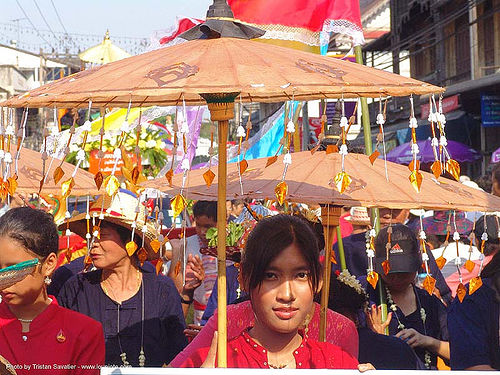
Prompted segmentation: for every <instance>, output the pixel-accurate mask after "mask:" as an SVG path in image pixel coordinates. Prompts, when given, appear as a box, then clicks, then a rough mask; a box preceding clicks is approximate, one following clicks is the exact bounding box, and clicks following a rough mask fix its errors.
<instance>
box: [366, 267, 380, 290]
mask: <svg viewBox="0 0 500 375" xmlns="http://www.w3.org/2000/svg"><path fill="white" fill-rule="evenodd" d="M366 281H368V283H369V284H370V285H371V286H372V288H373V289H375V288H376V287H377V283H378V273H376V272H375V271H370V272H369V273H368V275H367V276H366Z"/></svg>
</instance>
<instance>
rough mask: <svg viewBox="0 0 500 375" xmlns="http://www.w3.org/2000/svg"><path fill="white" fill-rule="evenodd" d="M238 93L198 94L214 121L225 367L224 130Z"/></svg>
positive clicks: (222, 362)
mask: <svg viewBox="0 0 500 375" xmlns="http://www.w3.org/2000/svg"><path fill="white" fill-rule="evenodd" d="M237 95H238V93H230V94H202V95H201V96H202V97H203V98H204V99H205V100H206V101H207V105H208V109H209V111H210V119H211V120H212V121H217V122H218V124H219V126H218V141H219V152H218V157H219V164H218V175H217V184H218V186H217V331H218V339H217V367H227V309H226V308H227V297H226V293H227V292H226V290H227V289H226V220H227V218H226V183H227V181H226V175H227V164H226V163H227V154H226V153H227V133H228V127H229V119H232V118H233V117H234V99H235V97H236V96H237Z"/></svg>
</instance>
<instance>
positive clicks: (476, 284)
mask: <svg viewBox="0 0 500 375" xmlns="http://www.w3.org/2000/svg"><path fill="white" fill-rule="evenodd" d="M482 286H483V280H482V279H481V276H477V277H474V278H472V279H471V280H470V281H469V295H472V294H474V292H475V291H476V290H478V289H479V288H481V287H482Z"/></svg>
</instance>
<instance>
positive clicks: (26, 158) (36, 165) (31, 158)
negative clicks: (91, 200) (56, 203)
mask: <svg viewBox="0 0 500 375" xmlns="http://www.w3.org/2000/svg"><path fill="white" fill-rule="evenodd" d="M12 152H13V154H14V152H15V151H14V146H12ZM60 163H61V161H60V160H58V159H54V162H53V165H57V166H59V164H60ZM48 164H49V163H47V166H48ZM61 168H62V169H63V171H64V172H65V174H66V175H67V176H71V174H72V173H73V171H74V169H75V166H74V165H73V164H70V163H66V162H63V163H62V165H61ZM42 169H43V167H42V156H41V154H40V153H39V152H36V151H33V150H30V149H27V148H22V149H21V156H20V158H19V165H18V179H17V183H18V186H17V189H16V192H17V193H23V194H31V193H38V190H39V189H40V181H41V180H42V178H43V175H42ZM54 169H55V167H54ZM42 192H43V193H45V194H55V195H60V194H61V186H58V185H56V184H55V183H54V179H53V178H52V173H49V175H48V176H47V180H46V181H45V183H44V185H43V190H42ZM96 193H97V189H96V186H95V182H94V176H93V175H92V174H90V173H89V172H87V171H85V170H83V169H79V170H78V173H77V174H76V176H75V187H74V188H73V189H72V190H71V195H74V196H82V195H88V194H96Z"/></svg>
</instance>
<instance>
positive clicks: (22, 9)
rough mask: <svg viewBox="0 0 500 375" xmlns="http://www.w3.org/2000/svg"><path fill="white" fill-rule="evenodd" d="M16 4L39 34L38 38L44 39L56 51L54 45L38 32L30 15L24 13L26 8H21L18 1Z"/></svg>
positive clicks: (17, 0)
mask: <svg viewBox="0 0 500 375" xmlns="http://www.w3.org/2000/svg"><path fill="white" fill-rule="evenodd" d="M16 3H17V5H18V6H19V8H20V9H21V11H22V12H23V14H24V16H25V17H26V19H27V20H28V22H29V23H30V24H31V26H33V29H34V30H35V31H36V33H37V34H38V36H39V37H40V39H42V40H43V41H44V42H45V43H47V44H48V45H49V46H50V47H51V48H52V49H53V50H55V48H54V47H53V46H52V44H50V43H49V42H48V41H47V39H45V38H44V37H43V36H42V35H41V34H40V32H39V31H38V29H37V28H36V27H35V25H34V24H33V22H31V19H30V18H29V17H28V14H26V12H25V11H24V8H23V7H22V6H21V3H19V0H16Z"/></svg>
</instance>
